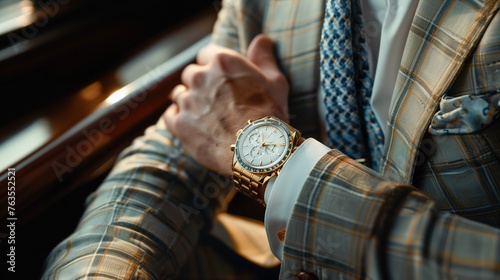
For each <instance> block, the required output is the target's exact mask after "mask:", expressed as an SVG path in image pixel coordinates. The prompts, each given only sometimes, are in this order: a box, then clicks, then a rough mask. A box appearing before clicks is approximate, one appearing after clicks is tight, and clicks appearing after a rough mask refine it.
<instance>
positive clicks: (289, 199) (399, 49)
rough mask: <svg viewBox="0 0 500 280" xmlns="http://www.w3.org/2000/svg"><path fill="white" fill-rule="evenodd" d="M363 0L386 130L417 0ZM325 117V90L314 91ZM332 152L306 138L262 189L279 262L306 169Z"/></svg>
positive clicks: (375, 97) (375, 100) (375, 104)
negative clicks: (282, 236)
mask: <svg viewBox="0 0 500 280" xmlns="http://www.w3.org/2000/svg"><path fill="white" fill-rule="evenodd" d="M361 2H362V4H361V5H362V11H363V20H364V24H365V33H366V41H367V51H368V61H369V64H370V73H371V75H372V77H373V91H372V97H371V104H372V108H373V111H374V112H375V115H376V117H377V120H378V121H379V123H380V124H381V127H382V130H383V132H384V134H385V133H386V131H385V129H386V124H387V119H388V112H389V105H390V100H391V98H392V93H393V90H394V87H395V83H396V76H397V73H398V70H399V65H400V62H401V58H402V56H403V50H404V47H405V43H406V38H407V36H408V32H409V30H410V26H411V22H412V20H413V16H414V15H415V10H416V8H417V4H418V0H385V1H383V0H366V1H361ZM318 96H319V97H318V98H319V99H320V100H319V102H318V104H319V106H320V108H319V111H320V114H322V116H321V117H320V119H321V120H324V117H323V116H324V106H323V101H322V100H323V96H324V95H323V92H322V91H320V94H318ZM329 150H330V148H328V147H327V146H325V145H324V144H322V143H321V142H320V141H317V140H315V139H312V138H310V139H307V140H306V141H304V142H303V143H302V145H300V146H299V148H297V150H296V151H295V152H294V154H293V155H292V156H291V157H290V159H289V160H288V161H287V162H286V163H285V165H284V166H283V168H282V170H281V173H280V175H279V176H278V177H277V178H276V179H275V180H271V181H270V182H269V184H268V186H267V188H266V193H265V198H264V200H265V201H266V204H267V208H266V214H265V218H264V224H265V227H266V231H267V237H268V241H269V245H270V247H271V250H272V251H273V253H274V255H275V256H276V257H277V258H278V259H280V260H281V255H282V252H283V244H282V241H281V240H280V239H279V238H278V236H279V235H282V234H280V232H283V231H284V230H285V229H286V226H287V223H288V220H289V219H290V217H291V214H292V211H293V207H294V205H295V202H296V201H297V198H298V197H299V194H300V191H301V189H302V186H303V185H304V183H305V181H306V179H307V177H308V175H309V173H310V171H311V170H312V169H313V168H314V166H315V165H316V163H317V162H318V161H319V160H320V159H321V158H322V157H323V156H324V155H325V154H326V153H327V152H328V151H329Z"/></svg>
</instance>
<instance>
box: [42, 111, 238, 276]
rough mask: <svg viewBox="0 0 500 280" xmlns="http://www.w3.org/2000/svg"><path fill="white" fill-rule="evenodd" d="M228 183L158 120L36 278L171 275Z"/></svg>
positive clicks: (123, 157)
mask: <svg viewBox="0 0 500 280" xmlns="http://www.w3.org/2000/svg"><path fill="white" fill-rule="evenodd" d="M231 186H232V184H231V183H230V180H229V179H228V178H225V177H220V176H218V175H216V174H214V173H211V172H208V171H207V170H205V169H203V168H201V167H200V166H199V165H198V164H197V163H196V162H194V161H193V160H192V159H191V158H189V157H187V156H186V155H185V154H184V153H183V150H182V148H181V147H180V146H179V144H178V142H177V140H176V139H175V138H174V137H173V136H172V134H171V133H170V132H169V131H168V130H167V129H166V127H165V125H164V124H163V120H159V121H158V123H157V124H156V125H154V126H151V127H149V128H148V129H147V130H146V132H145V134H144V135H143V136H141V137H139V138H137V139H136V140H135V141H134V142H133V144H131V146H129V147H128V148H127V149H125V150H124V151H123V152H122V153H121V154H120V156H119V158H118V159H117V162H116V163H115V166H114V168H113V170H112V171H111V173H110V174H109V175H108V177H107V178H106V179H105V180H104V182H103V183H102V184H101V185H100V187H99V188H98V189H97V190H96V191H95V192H94V193H93V194H92V195H91V196H90V197H88V199H87V206H86V210H85V213H84V215H83V216H82V217H81V220H80V222H79V224H78V227H77V229H76V230H75V231H74V233H72V234H71V235H70V236H69V237H68V238H67V239H65V240H63V241H62V242H60V243H59V244H58V245H57V246H56V247H55V248H54V249H53V250H52V252H51V253H50V255H49V256H48V258H47V260H46V266H45V270H44V271H45V272H44V275H43V277H42V279H83V278H86V277H98V278H99V277H103V278H107V277H108V278H110V279H111V278H113V279H166V278H169V279H170V278H172V277H174V276H176V275H177V274H178V272H179V269H180V267H181V266H182V265H183V264H184V263H185V262H186V260H187V258H188V257H189V255H190V253H191V252H192V250H193V247H194V246H195V245H196V244H197V242H198V238H199V236H200V232H201V231H202V230H203V229H206V228H207V227H209V226H210V223H211V221H212V219H213V216H214V211H215V209H216V208H217V206H218V205H219V204H220V203H221V202H222V198H223V197H224V195H225V194H226V193H227V191H228V190H229V189H230V188H231ZM216 196H217V197H218V198H219V199H213V198H215V197H216Z"/></svg>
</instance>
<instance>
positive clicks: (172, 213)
mask: <svg viewBox="0 0 500 280" xmlns="http://www.w3.org/2000/svg"><path fill="white" fill-rule="evenodd" d="M404 2H405V3H403V1H400V2H398V1H386V5H387V6H386V7H385V10H384V11H385V12H384V13H383V14H384V16H382V17H379V20H378V22H382V24H381V25H380V26H381V28H382V29H381V31H380V36H373V37H370V36H368V35H369V34H367V36H366V39H367V40H369V41H367V43H366V45H370V46H369V47H368V52H369V53H368V54H369V56H368V57H370V55H371V56H372V58H371V59H372V60H371V63H370V71H371V75H372V77H373V80H374V83H373V95H372V96H371V97H370V101H371V105H372V106H373V110H374V111H375V113H374V114H375V116H376V117H377V120H378V122H379V123H381V124H384V125H381V127H382V131H383V136H384V138H383V150H382V152H381V157H380V158H377V157H376V155H377V151H376V149H375V148H373V147H374V146H375V145H376V144H375V142H376V141H377V140H380V139H378V138H373V137H371V138H370V137H368V136H367V135H369V133H367V132H365V134H362V135H364V137H363V138H362V139H364V140H366V139H369V141H368V140H367V146H366V147H364V153H361V154H362V155H363V158H365V159H362V158H358V157H357V155H358V153H356V152H352V154H353V156H352V157H353V158H350V157H349V156H347V155H346V154H347V153H344V151H343V150H342V149H340V148H339V149H337V147H335V146H332V147H331V148H332V149H330V148H327V147H326V146H325V145H323V144H321V143H320V142H322V141H324V142H326V140H325V139H326V138H327V136H330V130H329V129H331V127H329V124H328V121H329V119H328V118H324V117H323V116H324V115H325V114H328V110H329V106H334V105H335V104H331V103H328V102H327V103H325V105H322V104H321V102H316V93H318V92H319V95H320V96H321V97H322V98H320V100H323V99H325V100H328V97H327V95H326V93H325V91H328V87H325V86H320V84H321V82H323V81H324V80H327V79H324V78H325V75H328V73H326V72H324V71H323V70H322V71H323V72H321V73H320V69H323V68H321V67H320V65H319V64H320V63H321V64H322V65H323V64H325V61H326V62H328V60H325V59H320V57H321V58H323V56H322V54H321V55H320V45H321V44H322V43H323V41H322V42H320V38H323V40H325V38H327V37H323V36H324V35H322V34H321V31H322V30H324V29H325V28H324V27H323V26H325V25H324V24H326V25H328V24H329V23H331V22H332V21H336V20H338V19H339V18H341V17H333V18H334V20H326V21H325V23H324V21H323V19H324V14H325V12H324V10H323V9H324V7H325V6H324V5H325V3H323V2H322V1H226V2H224V6H223V8H222V10H221V12H220V16H219V19H218V22H217V24H216V26H215V28H214V33H213V41H214V43H215V44H216V45H211V46H209V47H207V48H205V49H204V50H203V51H202V52H200V54H199V55H198V58H197V63H196V64H193V65H190V66H188V67H187V68H186V69H185V71H184V72H183V75H182V82H183V85H180V86H179V87H178V88H177V89H176V90H175V94H174V97H173V99H174V101H175V104H173V105H172V106H170V107H169V108H168V109H167V111H166V112H165V114H164V116H163V118H162V119H161V120H159V122H158V123H157V124H156V125H155V126H153V127H151V128H149V129H148V131H146V134H145V136H144V137H141V138H139V139H137V140H136V141H135V142H134V144H133V145H131V147H130V148H129V149H127V150H126V151H124V152H123V154H122V155H121V158H120V159H119V161H118V162H117V164H116V166H115V168H114V170H113V172H112V173H111V174H110V176H109V177H108V178H107V179H106V181H105V182H104V183H103V185H102V186H101V187H100V189H99V190H98V191H97V192H96V193H95V194H94V195H93V197H92V198H91V200H90V204H89V206H88V208H87V211H86V213H85V215H84V217H83V218H82V221H81V222H80V225H79V228H78V229H77V230H76V231H75V233H74V234H73V235H72V236H70V237H69V238H68V239H67V240H65V241H64V242H62V243H61V244H60V245H59V246H58V247H56V248H55V249H54V251H53V253H52V254H51V256H50V257H49V258H48V261H47V268H46V271H45V275H44V279H45V278H47V279H51V278H60V279H76V278H79V277H85V276H87V277H93V276H108V277H112V278H118V279H122V278H129V279H136V278H139V279H142V278H145V279H150V278H153V279H155V278H157V279H164V278H173V277H179V278H212V279H216V278H220V277H222V276H227V278H230V276H229V275H228V274H231V273H232V274H239V273H243V270H241V268H243V267H242V266H239V265H237V264H235V263H234V262H233V263H231V262H230V260H235V259H236V258H234V255H231V253H229V252H225V251H223V249H220V248H221V246H218V245H220V244H217V242H219V241H217V240H216V238H215V237H214V236H221V232H225V233H235V232H238V235H234V234H233V235H231V238H233V239H229V241H228V239H220V241H222V242H226V243H227V244H226V245H228V246H238V245H242V244H241V243H242V242H240V241H241V240H238V239H243V238H248V239H245V241H247V240H250V241H252V240H251V237H252V235H245V234H246V233H247V232H248V231H243V230H242V231H238V230H235V229H234V228H237V229H240V228H245V227H246V228H247V229H248V228H249V227H248V226H241V225H240V224H238V223H239V220H237V219H234V218H232V217H230V218H228V217H227V216H224V214H220V213H219V212H218V210H217V209H218V207H220V206H224V205H225V203H226V202H225V201H224V199H225V198H226V196H227V194H228V193H230V192H231V190H232V188H233V187H232V184H229V183H227V182H228V180H226V179H227V178H228V177H232V179H233V182H234V184H235V185H236V186H237V187H238V189H239V190H240V191H241V192H242V193H245V194H247V195H248V196H250V197H253V198H254V199H255V200H256V201H258V202H259V203H261V204H262V205H265V206H266V217H265V227H266V232H267V238H268V240H269V244H270V249H271V250H272V252H273V253H274V255H275V256H276V257H277V258H278V259H279V260H280V261H281V262H280V277H281V278H296V277H299V278H320V279H365V278H368V279H424V278H425V279H498V277H499V276H500V229H499V226H500V162H499V160H498V158H499V156H500V135H499V133H498V131H499V125H500V123H499V121H498V120H497V116H498V108H499V103H498V102H499V99H500V93H499V90H500V76H499V75H500V71H498V70H499V69H498V59H499V57H500V47H499V46H500V39H499V38H500V36H499V34H498V33H499V30H500V29H499V28H498V27H499V26H500V16H499V15H498V8H499V3H498V1H451V0H448V1H432V0H420V1H418V3H417V2H415V1H412V2H411V3H410V4H409V3H408V1H404ZM378 4H380V3H378ZM369 5H377V1H366V2H363V5H362V8H363V11H364V16H363V19H364V22H365V30H369V27H370V25H369V23H370V21H369V20H367V19H368V18H369V16H370V15H371V16H373V20H375V21H376V20H377V19H376V17H377V13H375V12H374V11H377V9H372V10H370V9H369V8H367V7H370V6H369ZM326 7H327V12H326V14H329V13H328V11H329V10H328V7H329V6H328V5H327V6H326ZM372 7H375V6H372ZM330 8H331V6H330ZM392 9H394V10H392ZM353 10H355V9H353ZM330 11H331V10H330ZM333 11H334V12H335V11H336V10H335V9H334V10H333ZM370 12H371V13H370ZM402 15H403V16H402ZM408 15H410V16H409V17H408ZM381 18H382V20H380V19H381ZM390 21H395V22H397V24H398V25H400V26H398V28H396V29H394V27H395V26H394V25H390V24H389V22H390ZM352 22H353V23H354V22H356V21H355V20H353V21H352ZM405 26H406V27H405ZM322 27H323V28H322ZM384 28H385V29H384ZM391 32H392V36H391V35H390V34H391ZM260 33H266V34H267V35H268V36H263V35H259V34H260ZM373 33H377V32H373ZM387 38H389V39H387ZM386 39H387V40H386ZM377 40H380V41H377ZM393 42H399V44H394V45H391V43H393ZM387 44H389V45H390V46H391V47H392V48H389V49H387V48H386V47H385V46H386V45H387ZM217 45H218V46H217ZM378 47H380V48H379V49H378V50H377V48H378ZM228 48H229V49H228ZM274 48H276V53H275V52H274ZM231 49H232V50H231ZM357 51H358V49H356V52H357ZM384 53H385V54H384ZM373 56H376V57H378V59H375V58H374V57H373ZM392 56H394V57H396V58H394V57H392ZM383 58H385V59H383ZM391 59H394V60H396V63H397V73H395V74H394V75H391V74H390V73H392V71H393V70H394V67H393V66H391V65H394V62H393V61H392V62H391ZM368 60H370V58H368ZM318 61H319V62H320V63H319V62H318ZM332 61H333V60H332ZM379 68H380V69H382V70H381V71H379V70H378V69H379ZM384 70H387V73H386V72H384ZM282 73H284V74H285V75H282ZM374 73H376V75H374ZM384 74H385V75H384ZM320 76H321V77H322V78H323V79H320ZM359 77H361V76H360V75H358V78H359ZM380 77H385V79H382V80H380V79H381V78H380ZM391 77H392V78H391ZM335 82H338V80H335ZM387 87H388V88H389V89H390V95H389V99H390V106H389V105H384V104H385V102H382V105H380V100H379V101H378V103H379V104H378V105H377V98H387V96H386V95H385V97H384V95H383V93H387ZM379 93H380V94H382V95H378V94H379ZM322 95H325V97H323V96H322ZM389 99H387V100H389ZM383 100H384V99H383ZM386 102H389V101H386ZM384 108H385V109H384ZM318 109H319V111H322V110H325V111H327V112H326V113H325V112H321V113H320V114H318V113H317V112H318ZM337 109H339V108H337ZM339 110H340V109H339ZM318 115H319V116H320V117H319V118H320V119H322V118H323V119H324V123H322V122H321V121H317V120H316V119H317V118H318ZM327 116H328V115H327ZM267 117H271V118H267ZM248 120H252V121H248ZM368 120H369V119H368V118H367V119H365V124H364V125H366V123H368ZM247 121H248V122H247ZM288 121H289V122H290V123H291V126H288V125H287V124H286V122H288ZM362 123H363V122H362ZM385 123H387V125H385ZM337 124H338V125H341V124H340V123H337ZM334 125H335V124H334ZM323 126H326V127H327V129H326V131H325V133H324V134H322V133H321V128H322V127H323ZM167 127H168V128H167ZM266 128H267V129H266ZM269 128H271V129H269ZM240 129H243V130H242V131H240ZM367 130H368V129H367ZM345 131H350V129H349V128H347V129H345ZM280 133H281V134H280ZM174 135H175V137H174ZM236 135H238V137H237V136H236ZM373 135H376V134H373ZM301 136H303V137H301ZM314 138H316V140H315V139H314ZM282 139H286V140H282ZM333 140H334V141H335V139H333ZM181 144H182V146H181ZM233 144H235V145H234V146H233V149H232V150H233V152H232V151H231V150H230V148H229V147H230V146H231V145H233ZM346 149H347V148H346ZM181 151H184V152H185V153H180V152H181ZM346 151H347V150H346ZM349 153H350V152H349ZM264 160H265V161H264ZM268 160H269V163H267V161H268ZM263 161H264V162H263ZM274 162H280V163H281V164H283V165H280V166H279V167H278V170H280V173H279V174H277V176H276V174H275V173H272V172H271V173H266V172H267V168H269V169H271V165H273V164H274ZM267 166H269V167H267ZM209 170H211V171H215V172H216V173H218V174H221V175H225V177H220V176H218V175H216V174H215V173H213V172H211V171H209ZM262 174H264V175H263V176H261V175H262ZM254 178H257V179H254ZM251 182H253V183H254V184H249V183H251ZM221 215H222V217H223V218H222V219H221V218H219V217H221ZM214 220H215V222H214ZM255 228H256V227H255ZM258 233H259V232H258V230H256V231H255V234H256V235H258ZM257 238H259V237H257ZM258 241H259V240H257V241H255V240H254V241H253V242H252V243H255V244H258V243H259V242H258ZM260 241H261V243H267V242H266V241H265V240H264V241H263V240H260ZM223 247H224V246H223ZM249 247H250V248H241V247H238V248H235V252H237V253H238V254H240V255H241V256H243V257H246V258H247V259H250V261H251V262H253V263H259V264H262V265H266V266H269V267H272V266H273V265H274V264H275V262H274V261H273V260H272V258H267V257H266V255H265V251H266V249H265V248H264V249H262V248H261V250H259V249H256V247H255V246H254V247H252V246H249ZM214 248H216V249H214ZM249 250H254V251H252V252H257V253H259V254H258V255H259V256H261V257H262V258H261V259H256V258H253V259H252V256H253V255H252V253H248V252H249ZM257 253H256V254H257ZM247 268H248V267H247ZM197 273H198V275H197ZM250 274H251V271H250ZM250 274H249V275H248V276H249V277H251V275H250Z"/></svg>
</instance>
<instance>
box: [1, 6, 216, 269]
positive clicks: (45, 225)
mask: <svg viewBox="0 0 500 280" xmlns="http://www.w3.org/2000/svg"><path fill="white" fill-rule="evenodd" d="M8 2H16V1H5V0H2V1H0V9H2V8H4V7H5V6H6V5H7V4H8ZM33 3H34V4H35V7H36V10H37V13H38V15H39V17H40V18H39V20H38V21H35V23H33V24H31V25H28V26H25V27H23V28H21V29H18V30H14V31H12V32H9V33H6V34H0V94H1V97H2V99H3V100H2V103H1V104H2V105H3V108H2V110H0V127H2V130H4V132H5V129H6V128H10V129H11V128H12V127H13V126H15V124H16V123H17V122H20V121H21V120H23V119H25V118H29V117H32V115H33V114H36V112H37V109H39V108H41V107H46V106H49V105H50V104H52V103H54V102H55V101H57V100H59V99H61V98H63V97H67V96H68V95H71V94H74V93H75V92H77V91H78V90H80V89H82V88H84V87H85V86H87V85H89V84H90V83H91V82H93V81H95V80H96V79H99V77H102V76H104V75H106V74H107V73H109V72H110V71H112V70H113V69H115V68H116V67H117V66H119V65H120V64H121V63H123V62H124V61H126V60H127V59H130V58H132V57H134V56H135V55H136V54H138V53H140V51H141V50H143V49H144V48H145V46H147V45H148V44H150V42H154V41H155V40H157V39H158V38H161V37H162V36H164V34H165V33H166V32H167V31H169V30H171V29H172V28H174V27H175V26H176V25H177V24H179V23H181V22H183V21H186V20H189V19H190V18H196V17H197V15H198V14H200V13H202V12H207V11H208V12H209V13H214V14H216V12H217V10H218V3H219V2H218V1H211V0H209V1H202V0H183V1H165V0H162V1H160V0H142V1H128V0H125V1H124V0H122V1H115V0H104V1H102V0H101V1H97V0H64V1H57V0H52V1H47V0H45V1H43V0H39V1H33ZM54 3H55V4H58V6H57V7H56V8H54V6H53V5H54ZM54 9H56V10H57V12H53V11H55V10H54ZM49 13H50V14H49ZM47 19H48V20H47ZM0 24H2V22H0ZM27 34H28V35H27ZM15 43H21V44H23V47H25V49H23V51H19V50H21V48H18V45H15ZM1 142H2V139H1V138H0V144H1ZM0 160H1V159H0ZM106 174H107V172H104V173H102V174H100V175H99V176H97V177H96V178H93V179H92V180H91V181H86V182H85V183H84V184H82V185H81V186H79V187H78V188H75V189H74V190H72V191H71V192H69V193H67V194H65V195H64V196H62V199H60V200H58V201H57V203H52V204H51V206H50V207H49V208H46V209H43V210H40V212H38V213H31V214H32V217H34V218H31V219H30V220H29V222H28V223H25V224H23V225H22V226H21V225H19V226H17V227H16V244H15V245H16V273H15V274H13V273H8V274H7V271H6V270H7V267H8V264H6V262H5V261H3V262H2V265H0V271H2V272H1V273H0V275H4V277H1V279H40V276H41V275H40V272H41V269H42V266H43V262H44V260H45V258H46V256H47V254H48V253H49V251H50V250H51V249H52V248H53V247H54V246H55V245H56V244H57V243H59V242H60V241H61V240H62V239H63V238H64V237H66V236H68V234H69V233H71V232H72V231H73V229H74V227H75V225H76V224H77V222H78V218H79V217H80V215H81V213H82V211H83V205H84V200H85V198H86V197H87V196H88V195H89V194H90V193H91V192H92V191H93V190H94V189H95V188H96V187H97V186H98V185H99V183H100V182H101V181H102V179H103V178H104V177H105V176H106ZM16 183H17V184H22V178H16ZM1 187H2V188H4V187H6V186H3V185H2V186H1ZM63 187H64V186H60V187H59V189H58V188H54V190H53V191H54V192H57V191H59V190H61V189H62V188H63ZM1 207H6V205H1ZM19 219H22V217H19ZM2 224H3V222H2ZM4 229H5V228H4ZM1 232H4V230H2V231H1ZM0 240H1V241H2V243H1V244H0V247H1V248H0V252H1V254H2V255H3V258H1V259H2V260H3V259H4V258H5V257H6V254H7V253H8V252H9V251H8V248H7V247H6V245H8V244H6V241H7V239H5V236H0Z"/></svg>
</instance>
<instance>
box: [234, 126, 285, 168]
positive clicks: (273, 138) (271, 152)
mask: <svg viewBox="0 0 500 280" xmlns="http://www.w3.org/2000/svg"><path fill="white" fill-rule="evenodd" d="M291 139H292V136H291V134H290V131H289V130H288V128H287V127H286V126H285V125H284V124H283V123H281V122H280V121H277V120H274V119H260V120H257V121H255V122H253V123H251V124H250V125H248V126H246V127H245V128H244V129H243V130H242V131H241V133H240V134H239V135H238V139H237V140H236V147H235V155H236V159H237V160H238V162H239V163H240V164H241V166H242V167H243V168H245V169H247V170H249V171H251V172H255V173H265V172H271V171H273V170H275V169H276V168H278V167H280V166H281V165H282V164H283V163H284V162H285V159H286V158H287V157H288V155H289V154H290V153H291V150H292V142H291Z"/></svg>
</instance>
